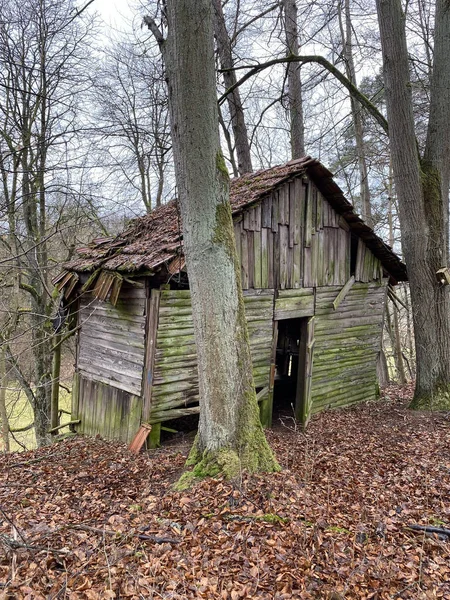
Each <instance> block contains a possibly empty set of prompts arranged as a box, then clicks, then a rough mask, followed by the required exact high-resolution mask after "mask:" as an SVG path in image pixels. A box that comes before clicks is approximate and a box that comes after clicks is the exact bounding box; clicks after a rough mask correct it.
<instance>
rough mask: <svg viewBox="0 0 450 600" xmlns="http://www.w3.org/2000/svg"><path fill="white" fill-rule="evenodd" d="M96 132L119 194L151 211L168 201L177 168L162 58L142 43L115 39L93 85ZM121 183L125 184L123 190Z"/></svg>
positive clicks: (103, 160)
mask: <svg viewBox="0 0 450 600" xmlns="http://www.w3.org/2000/svg"><path fill="white" fill-rule="evenodd" d="M92 105H93V106H94V107H96V110H95V111H94V115H95V117H96V119H95V122H93V123H92V130H93V133H94V135H95V137H96V138H97V139H98V140H99V143H98V148H97V155H98V156H99V163H100V164H101V165H103V168H104V170H105V172H107V173H114V175H113V177H114V182H115V184H114V187H113V186H111V188H110V189H112V190H113V192H114V193H115V194H119V195H120V196H121V197H122V198H123V202H124V203H128V204H131V202H133V200H134V199H135V198H139V199H140V201H141V202H142V205H143V207H144V208H145V210H146V212H150V211H151V210H152V209H153V208H155V207H156V206H159V205H160V204H161V202H163V200H165V199H166V198H165V193H167V190H166V188H169V189H170V190H172V186H170V185H168V181H167V173H168V171H170V169H171V167H172V154H171V151H172V142H171V138H170V126H169V110H168V104H167V86H166V83H165V81H164V73H163V66H162V63H161V58H160V57H159V56H153V55H152V53H151V52H146V53H144V52H143V50H142V49H141V47H140V46H139V44H137V43H136V42H134V43H133V42H130V41H124V40H120V39H119V40H111V42H110V47H109V48H108V50H107V51H106V55H105V57H104V59H103V61H102V65H101V70H100V72H99V73H97V74H96V78H95V79H94V80H93V88H92ZM118 179H119V180H120V184H119V185H118Z"/></svg>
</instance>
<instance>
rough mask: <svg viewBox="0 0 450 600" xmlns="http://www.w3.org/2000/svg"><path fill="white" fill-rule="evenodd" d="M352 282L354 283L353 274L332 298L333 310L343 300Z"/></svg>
mask: <svg viewBox="0 0 450 600" xmlns="http://www.w3.org/2000/svg"><path fill="white" fill-rule="evenodd" d="M354 283H355V276H354V275H352V276H351V277H350V279H349V280H348V281H347V283H346V284H345V285H344V287H343V288H342V290H341V291H340V292H339V294H338V295H337V296H336V298H335V299H334V301H333V308H334V310H337V309H338V307H339V305H340V304H341V303H342V302H343V301H344V299H345V296H346V295H347V294H348V293H349V291H350V290H351V289H352V287H353V284H354Z"/></svg>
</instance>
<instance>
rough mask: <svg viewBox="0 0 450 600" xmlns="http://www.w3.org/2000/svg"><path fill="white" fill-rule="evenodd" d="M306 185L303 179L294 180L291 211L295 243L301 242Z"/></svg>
mask: <svg viewBox="0 0 450 600" xmlns="http://www.w3.org/2000/svg"><path fill="white" fill-rule="evenodd" d="M303 194H304V185H303V182H302V180H301V179H299V178H297V179H295V181H294V209H293V211H292V212H291V224H292V222H293V223H294V244H300V230H301V225H302V220H303V212H302V207H303Z"/></svg>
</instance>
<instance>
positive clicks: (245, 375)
mask: <svg viewBox="0 0 450 600" xmlns="http://www.w3.org/2000/svg"><path fill="white" fill-rule="evenodd" d="M167 20H168V37H167V40H166V41H164V42H161V47H162V50H163V53H164V59H165V64H166V68H167V79H168V86H169V103H170V114H171V126H172V140H173V150H174V159H175V173H176V179H177V186H178V193H179V199H180V204H181V213H182V220H183V240H184V249H185V253H186V261H187V268H188V274H189V283H190V290H191V298H192V308H193V311H192V312H193V320H194V331H195V340H196V347H197V357H198V375H199V391H200V422H199V429H198V436H197V439H196V443H195V445H194V448H193V450H192V451H191V454H190V458H189V460H188V463H189V464H191V465H194V469H193V471H192V472H189V473H186V474H185V476H184V477H183V478H182V480H180V485H185V484H188V483H189V481H191V480H192V478H193V477H200V476H206V475H215V474H217V473H218V472H222V473H223V474H224V475H225V476H227V477H232V476H234V475H236V474H237V473H239V472H240V470H241V469H248V470H250V471H260V470H267V471H271V470H275V469H277V468H278V465H277V463H276V461H275V459H274V457H273V454H272V452H271V450H270V448H269V446H268V444H267V441H266V439H265V436H264V432H263V430H262V427H261V423H260V420H259V413H258V404H257V401H256V394H255V389H254V383H253V376H252V363H251V356H250V349H249V343H248V335H247V323H246V318H245V312H244V302H243V294H242V289H241V282H240V269H239V265H238V261H237V256H236V249H235V244H234V235H233V222H232V216H231V207H230V203H229V177H228V172H227V170H226V167H225V162H224V160H223V157H222V152H221V149H220V143H219V126H218V109H217V97H216V83H215V69H214V44H213V14H212V5H211V3H210V1H209V0H198V1H197V2H195V3H193V2H191V1H190V0H168V2H167Z"/></svg>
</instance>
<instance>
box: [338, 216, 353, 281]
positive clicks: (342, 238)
mask: <svg viewBox="0 0 450 600" xmlns="http://www.w3.org/2000/svg"><path fill="white" fill-rule="evenodd" d="M338 232H339V233H338V236H339V240H338V246H339V256H338V263H339V265H338V266H339V277H338V282H337V285H344V283H345V282H346V281H347V279H348V278H349V277H350V267H349V265H350V257H349V256H347V254H349V253H350V233H349V232H347V231H345V229H342V228H341V227H339V229H338ZM347 267H348V269H347ZM347 270H348V276H347Z"/></svg>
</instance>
